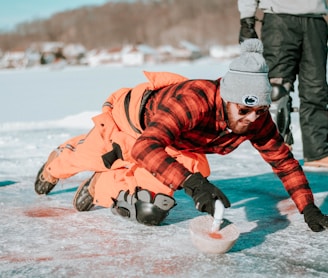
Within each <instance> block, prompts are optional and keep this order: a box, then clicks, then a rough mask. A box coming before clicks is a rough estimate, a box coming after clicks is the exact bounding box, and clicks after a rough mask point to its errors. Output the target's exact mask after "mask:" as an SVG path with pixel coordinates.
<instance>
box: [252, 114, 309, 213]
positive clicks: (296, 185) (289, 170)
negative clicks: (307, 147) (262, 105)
mask: <svg viewBox="0 0 328 278" xmlns="http://www.w3.org/2000/svg"><path fill="white" fill-rule="evenodd" d="M260 126H261V128H260V129H259V130H260V132H259V133H258V135H256V136H255V137H254V138H253V139H251V143H252V144H253V146H254V147H255V148H256V149H257V150H258V151H259V152H260V154H261V156H262V157H263V159H264V160H265V161H266V162H268V163H269V164H270V165H271V166H272V169H273V171H274V173H275V174H277V176H278V177H279V178H280V180H281V181H282V183H283V185H284V187H285V189H286V191H287V192H288V194H289V195H290V197H291V198H292V200H293V201H294V203H295V204H296V206H297V208H298V210H299V211H300V212H301V213H302V212H303V209H304V207H305V206H306V205H307V204H309V203H313V202H314V200H313V194H312V190H311V189H310V187H309V183H308V180H307V178H306V177H305V174H304V172H303V170H302V168H301V166H300V164H299V162H298V161H297V160H296V159H295V158H294V156H293V154H292V152H291V151H290V150H289V148H288V147H287V146H286V144H285V143H284V141H283V138H282V137H281V135H280V134H279V132H278V130H277V128H276V126H275V124H274V122H273V121H272V119H271V116H270V114H269V113H268V116H267V117H266V118H265V119H264V122H262V123H260Z"/></svg>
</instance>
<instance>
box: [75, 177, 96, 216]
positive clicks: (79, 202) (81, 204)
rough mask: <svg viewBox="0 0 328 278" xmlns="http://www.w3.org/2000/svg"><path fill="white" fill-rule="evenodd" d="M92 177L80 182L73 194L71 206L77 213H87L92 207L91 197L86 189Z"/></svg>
mask: <svg viewBox="0 0 328 278" xmlns="http://www.w3.org/2000/svg"><path fill="white" fill-rule="evenodd" d="M93 177H94V175H93V176H92V177H91V178H89V179H87V180H86V181H84V182H82V183H81V184H80V186H79V188H78V189H77V191H76V193H75V196H74V200H73V206H74V207H75V208H76V209H77V210H78V211H89V210H90V209H92V208H93V207H94V204H93V196H92V195H91V194H90V192H89V189H88V188H89V185H90V183H91V182H92V179H93Z"/></svg>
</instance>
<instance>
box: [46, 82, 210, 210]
mask: <svg viewBox="0 0 328 278" xmlns="http://www.w3.org/2000/svg"><path fill="white" fill-rule="evenodd" d="M146 86H147V83H143V84H141V85H139V87H136V88H135V89H133V90H132V94H131V99H134V98H135V99H137V102H138V101H139V99H138V97H139V98H140V99H141V96H142V94H143V92H144V91H145V88H146ZM129 92H130V93H131V89H128V88H123V89H120V90H118V91H116V92H115V93H113V94H112V95H111V96H110V97H109V98H108V99H107V101H106V102H105V104H106V103H107V104H110V106H109V107H106V106H104V107H103V113H101V114H99V115H97V116H95V117H93V122H94V127H93V128H92V129H91V131H90V132H89V133H88V134H84V135H79V136H77V137H74V138H71V139H69V140H68V141H66V142H65V143H63V144H61V145H60V146H59V148H58V156H57V157H56V158H55V159H54V160H53V161H51V162H50V163H49V165H48V168H47V169H48V171H49V173H50V174H51V175H52V176H54V177H56V178H60V179H65V178H68V177H71V176H73V175H75V174H77V173H79V172H83V171H92V172H96V175H95V176H94V179H96V180H95V182H92V184H93V186H94V188H92V189H91V190H89V191H90V192H92V193H93V195H94V196H93V197H94V204H95V205H98V206H102V207H110V206H111V205H112V203H113V200H112V198H116V197H117V196H118V194H119V192H120V191H121V190H124V191H127V190H129V191H130V192H131V193H133V192H134V191H135V188H136V187H140V188H142V189H147V190H149V191H150V192H152V193H153V194H157V193H163V194H166V195H169V196H172V195H173V193H174V192H173V190H172V189H171V188H169V187H168V186H166V185H164V184H163V183H161V182H160V181H158V180H157V179H156V178H155V177H154V176H153V175H152V174H151V173H150V172H148V171H147V170H145V169H144V168H141V167H139V165H138V164H137V163H136V161H135V160H134V159H133V158H132V157H131V155H130V150H131V149H132V147H133V145H134V143H135V141H136V139H137V138H138V136H139V135H140V134H138V133H136V132H135V131H134V129H132V128H131V125H130V123H129V122H128V120H127V117H126V115H125V110H124V100H125V97H126V95H127V94H128V93H129ZM132 105H133V106H132ZM132 105H130V107H134V110H138V109H136V108H135V107H137V106H135V104H132ZM131 111H132V112H133V113H134V111H133V110H131ZM134 114H135V115H137V114H138V113H134ZM130 116H131V115H130ZM133 117H134V116H133V115H132V118H130V119H132V120H133ZM133 122H134V123H136V122H137V121H133ZM136 125H137V124H136ZM113 143H116V144H118V145H119V146H120V147H121V150H122V155H123V159H117V160H116V161H115V162H114V163H113V164H112V165H111V167H110V169H109V168H107V167H106V166H105V165H104V162H103V160H102V155H104V154H106V153H107V152H110V151H111V150H113V145H112V144H113ZM166 151H167V152H168V153H169V154H170V155H171V156H173V157H175V158H176V160H177V161H178V162H180V163H181V164H183V165H184V166H185V167H186V168H187V169H188V170H189V171H191V172H193V173H194V172H201V173H202V174H203V176H206V177H207V176H209V174H210V169H209V164H208V161H207V158H206V156H205V155H204V154H196V153H191V152H187V151H178V150H175V149H174V148H172V147H167V148H166Z"/></svg>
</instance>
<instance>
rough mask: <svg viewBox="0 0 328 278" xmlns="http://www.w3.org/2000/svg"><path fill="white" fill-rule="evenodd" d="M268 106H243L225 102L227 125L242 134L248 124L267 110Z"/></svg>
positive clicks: (246, 129)
mask: <svg viewBox="0 0 328 278" xmlns="http://www.w3.org/2000/svg"><path fill="white" fill-rule="evenodd" d="M269 108H270V106H254V107H250V106H245V105H241V104H238V103H233V102H227V103H226V110H227V115H228V127H229V128H230V129H231V130H232V132H233V133H236V134H244V133H246V132H247V131H248V129H249V127H250V124H251V123H253V122H255V120H256V119H257V118H258V117H260V116H261V115H263V114H264V113H266V112H267V111H269Z"/></svg>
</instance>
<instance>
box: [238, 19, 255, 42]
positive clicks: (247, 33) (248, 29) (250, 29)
mask: <svg viewBox="0 0 328 278" xmlns="http://www.w3.org/2000/svg"><path fill="white" fill-rule="evenodd" d="M257 38H258V36H257V34H256V31H255V17H246V18H243V19H241V20H240V31H239V43H242V42H243V41H244V40H246V39H257Z"/></svg>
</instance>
